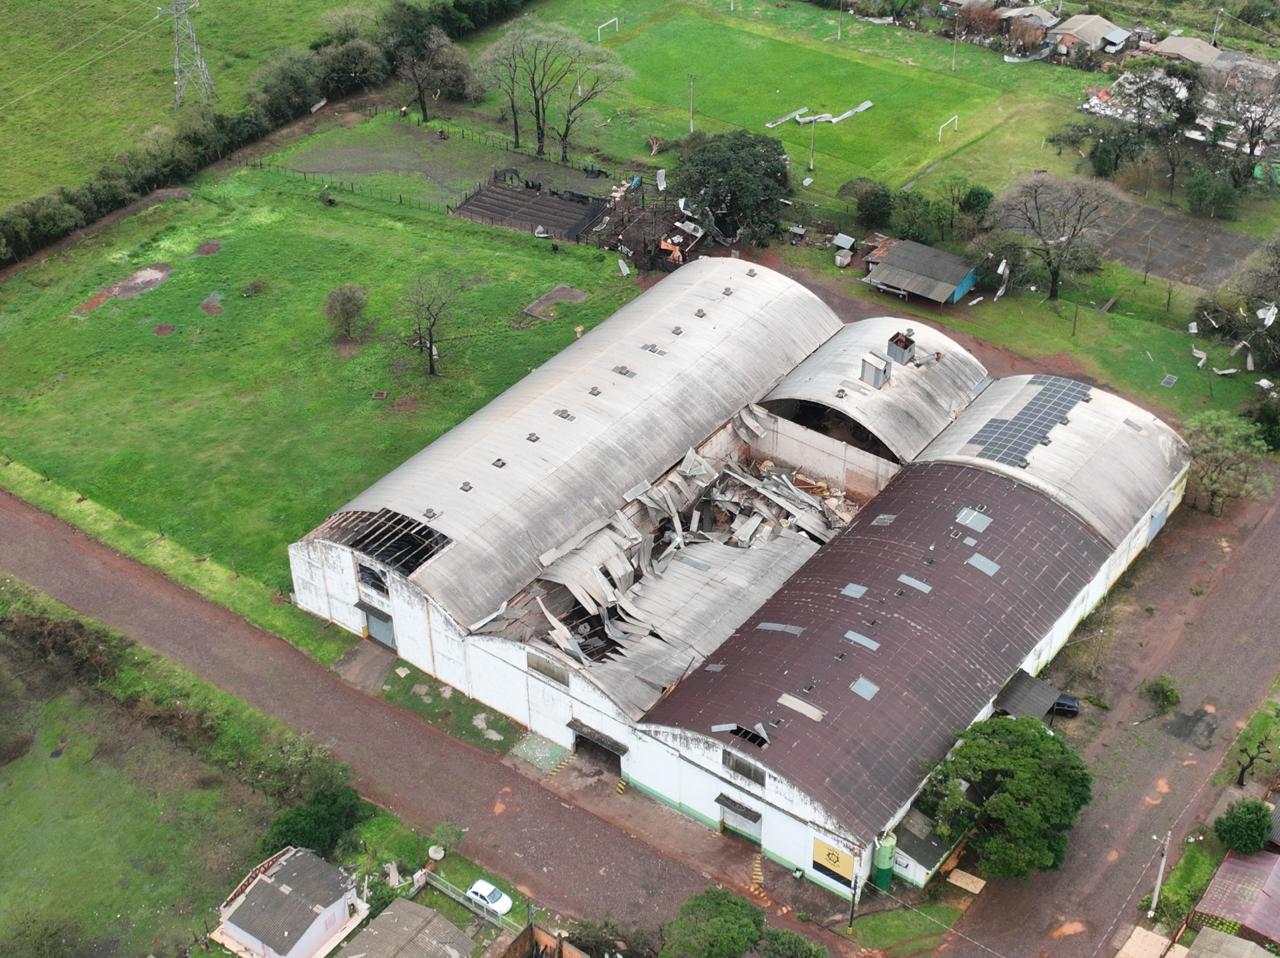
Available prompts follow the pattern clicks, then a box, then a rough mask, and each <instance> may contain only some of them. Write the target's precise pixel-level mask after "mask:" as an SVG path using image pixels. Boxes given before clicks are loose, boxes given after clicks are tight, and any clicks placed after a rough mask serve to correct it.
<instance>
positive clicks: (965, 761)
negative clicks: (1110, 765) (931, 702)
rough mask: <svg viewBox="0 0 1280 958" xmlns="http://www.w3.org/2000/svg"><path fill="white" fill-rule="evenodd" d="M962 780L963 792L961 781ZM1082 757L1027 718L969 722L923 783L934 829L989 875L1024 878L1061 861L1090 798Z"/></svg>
mask: <svg viewBox="0 0 1280 958" xmlns="http://www.w3.org/2000/svg"><path fill="white" fill-rule="evenodd" d="M963 782H968V783H969V789H968V791H965V790H964V789H963V786H962V783H963ZM1092 782H1093V779H1092V776H1091V775H1090V773H1089V769H1088V768H1087V767H1086V766H1085V764H1084V762H1083V761H1081V759H1080V757H1079V756H1077V755H1076V754H1075V752H1073V751H1071V749H1070V748H1068V747H1067V745H1065V744H1064V743H1063V742H1062V740H1061V739H1059V738H1057V737H1055V736H1054V735H1053V734H1052V733H1050V731H1049V730H1048V729H1047V728H1045V726H1044V723H1043V722H1041V721H1040V720H1038V719H1033V718H1016V719H1015V718H994V719H988V720H987V721H985V722H979V723H978V724H976V725H974V726H972V727H971V728H969V729H967V730H966V731H965V732H963V733H962V735H961V740H960V744H959V745H957V746H956V748H955V750H954V751H953V752H952V753H951V755H950V756H949V757H948V758H947V759H946V760H945V761H944V762H943V763H942V764H941V765H940V766H939V767H938V769H937V771H936V772H935V773H934V775H933V777H932V778H931V780H930V782H929V790H928V794H927V801H928V802H929V803H930V804H931V805H932V806H933V807H934V809H935V812H936V816H937V820H938V827H939V834H941V835H942V836H943V837H944V838H947V837H950V838H959V837H960V836H961V835H963V834H964V833H966V832H969V831H970V830H972V836H971V838H970V847H971V848H973V849H974V850H975V851H976V852H977V853H978V856H979V866H980V868H981V869H982V871H983V872H984V873H985V874H986V875H989V876H992V877H1014V878H1026V877H1027V876H1029V875H1030V874H1031V873H1032V872H1033V871H1037V870H1041V871H1043V870H1048V869H1054V868H1058V867H1059V866H1061V865H1062V863H1063V861H1065V860H1066V856H1067V836H1068V835H1069V834H1070V832H1071V829H1072V827H1073V826H1074V825H1075V823H1076V818H1077V817H1078V815H1079V813H1080V809H1082V808H1083V807H1084V806H1085V805H1087V804H1088V803H1089V801H1090V799H1091V798H1092V794H1093V793H1092Z"/></svg>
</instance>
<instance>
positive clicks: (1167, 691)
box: [1142, 672, 1182, 715]
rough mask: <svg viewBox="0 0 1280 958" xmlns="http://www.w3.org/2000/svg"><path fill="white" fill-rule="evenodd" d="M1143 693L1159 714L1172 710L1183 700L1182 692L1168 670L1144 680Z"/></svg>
mask: <svg viewBox="0 0 1280 958" xmlns="http://www.w3.org/2000/svg"><path fill="white" fill-rule="evenodd" d="M1142 694H1143V696H1144V697H1145V698H1146V700H1147V701H1148V702H1150V703H1151V704H1152V706H1154V707H1155V710H1156V714H1157V715H1165V714H1167V713H1169V712H1172V711H1173V710H1174V709H1176V708H1177V707H1178V705H1179V703H1181V702H1182V693H1181V692H1179V691H1178V686H1177V685H1176V684H1174V681H1173V676H1171V675H1170V674H1169V673H1167V672H1164V673H1162V674H1160V675H1157V676H1156V677H1155V678H1154V679H1148V680H1147V681H1145V682H1143V683H1142Z"/></svg>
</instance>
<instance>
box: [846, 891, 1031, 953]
mask: <svg viewBox="0 0 1280 958" xmlns="http://www.w3.org/2000/svg"><path fill="white" fill-rule="evenodd" d="M871 888H872V889H873V890H874V891H876V892H879V893H880V894H881V895H884V896H885V897H886V898H892V899H893V900H894V901H896V902H897V903H898V904H899V905H901V906H902V907H903V908H909V909H911V911H914V912H915V913H916V914H917V915H920V916H921V917H922V918H926V919H928V920H929V921H931V922H933V923H934V924H935V925H937V926H938V927H939V928H941V929H942V930H943V931H949V932H951V934H953V935H955V936H956V937H957V938H963V939H964V940H965V941H967V942H968V943H969V944H971V945H977V946H978V947H979V948H981V949H982V950H983V951H985V952H986V953H987V954H989V955H994V956H995V958H1008V956H1007V955H1005V954H1002V953H1001V952H998V951H996V950H995V949H994V948H988V947H987V946H986V945H984V944H983V943H982V942H980V941H978V939H976V938H970V937H969V936H968V935H966V934H965V933H964V932H962V931H956V930H955V928H953V927H952V926H951V925H948V924H947V923H946V922H943V921H939V920H938V919H936V918H934V917H933V916H932V915H930V914H929V913H928V912H926V911H921V910H920V909H919V908H917V907H916V906H915V905H912V904H911V903H909V902H905V901H903V900H902V899H901V898H899V897H898V896H897V895H894V894H893V893H891V892H887V891H885V890H884V889H883V888H877V887H876V886H875V884H874V883H872V884H871Z"/></svg>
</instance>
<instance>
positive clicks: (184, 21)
mask: <svg viewBox="0 0 1280 958" xmlns="http://www.w3.org/2000/svg"><path fill="white" fill-rule="evenodd" d="M198 2H199V0H173V109H174V111H175V112H176V111H177V110H178V108H179V107H181V106H182V97H183V94H184V93H186V91H187V84H188V83H190V82H194V83H195V84H196V86H198V87H199V88H200V98H201V99H202V100H203V101H204V105H205V106H210V105H211V104H212V102H213V80H212V78H210V76H209V67H208V66H206V65H205V62H204V54H203V53H201V52H200V41H199V40H197V39H196V28H195V26H194V25H193V24H192V23H191V8H192V7H194V6H195V5H196V4H197V3H198Z"/></svg>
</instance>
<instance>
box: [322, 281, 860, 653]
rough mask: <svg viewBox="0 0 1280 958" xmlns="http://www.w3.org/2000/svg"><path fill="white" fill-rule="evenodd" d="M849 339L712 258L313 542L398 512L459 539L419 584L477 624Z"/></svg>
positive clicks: (777, 290) (578, 347)
mask: <svg viewBox="0 0 1280 958" xmlns="http://www.w3.org/2000/svg"><path fill="white" fill-rule="evenodd" d="M839 328H840V320H839V319H838V318H837V317H836V315H835V314H834V313H833V312H832V311H831V310H830V309H829V308H828V307H827V306H826V305H824V304H823V303H822V301H821V300H819V299H818V298H817V297H816V296H815V295H813V294H812V293H811V292H809V291H808V290H807V289H805V288H804V287H803V286H801V285H799V284H798V283H796V282H794V281H792V280H790V279H787V278H786V277H785V276H782V275H781V274H779V273H776V272H773V271H772V270H769V269H766V268H764V267H761V266H755V267H751V266H750V264H747V263H743V262H741V261H738V260H732V259H719V258H714V259H708V258H704V259H699V260H697V261H695V262H693V263H690V264H689V265H687V266H685V267H683V268H682V269H680V270H678V271H677V272H675V273H673V274H672V275H671V276H669V277H667V278H666V279H664V280H662V281H661V282H660V283H658V284H657V285H656V286H654V287H653V288H652V289H650V290H648V291H647V292H645V293H644V294H642V295H641V296H639V297H638V298H637V299H635V300H633V301H632V302H631V303H629V304H628V305H626V306H624V307H623V308H622V309H620V310H619V311H618V312H616V313H615V314H614V315H613V316H611V317H610V318H609V319H607V320H606V321H605V322H603V323H601V324H600V325H599V326H598V327H597V328H595V329H594V330H592V331H591V332H590V333H588V334H587V335H586V336H584V337H583V338H582V339H581V340H578V341H576V342H574V343H572V344H570V345H569V346H568V347H566V348H565V349H564V350H563V351H562V352H560V353H559V354H558V355H556V356H555V357H553V358H552V359H550V360H548V361H547V362H546V363H544V364H543V365H542V366H540V367H539V368H538V369H536V370H534V371H533V372H532V373H530V374H529V375H528V376H526V377H525V378H524V379H522V380H520V382H518V383H516V384H515V385H514V386H512V387H511V388H510V389H508V390H507V391H506V392H504V393H503V394H502V395H501V396H499V397H498V398H496V399H495V400H493V401H492V402H490V403H489V404H488V405H487V406H485V407H484V408H483V409H481V410H479V411H478V412H476V413H475V414H474V415H472V416H471V417H470V418H468V419H467V420H465V421H464V422H462V423H461V424H459V425H457V426H455V427H454V428H453V429H452V430H450V431H449V432H448V433H446V434H445V435H444V436H442V437H441V438H440V439H438V440H436V441H435V442H434V443H432V444H431V445H430V446H428V447H427V448H426V449H424V450H422V452H420V453H418V454H417V455H416V456H414V457H413V458H412V459H410V460H409V461H408V462H406V463H404V464H403V465H401V466H400V467H398V468H397V469H395V470H394V471H392V472H391V473H389V474H388V475H386V476H384V477H383V478H382V479H381V480H379V481H378V482H377V483H375V484H374V485H373V486H371V487H370V488H369V489H367V490H365V491H364V492H363V493H361V494H360V495H358V496H356V498H355V499H353V500H352V501H351V502H349V503H347V505H346V506H344V507H343V509H342V510H340V513H339V514H338V515H337V516H335V517H334V518H333V519H331V520H330V521H329V522H328V523H326V524H325V525H324V526H321V527H320V529H318V530H316V531H315V532H313V533H312V536H314V537H319V538H331V537H332V533H331V530H332V529H333V528H334V524H335V521H337V522H338V523H339V524H341V522H342V521H344V520H349V521H350V522H351V523H353V524H355V525H356V526H358V525H359V524H360V523H361V522H363V521H365V519H364V518H363V517H365V516H368V517H373V516H374V515H377V514H379V513H382V514H383V516H384V517H385V516H386V513H383V510H387V511H389V513H391V514H392V515H391V519H392V520H394V521H399V520H398V519H397V517H398V516H403V517H408V519H411V520H414V522H415V523H422V524H424V525H425V526H427V527H428V531H429V532H434V533H438V534H439V536H443V537H447V539H448V542H447V543H446V542H445V541H444V540H443V539H439V538H437V539H436V543H437V548H434V549H433V550H431V551H432V554H431V555H430V557H429V558H427V560H426V561H425V563H424V564H421V565H418V566H417V568H416V569H415V570H411V571H410V575H409V577H410V579H411V581H413V582H414V583H415V584H416V585H417V586H418V587H419V588H421V589H422V590H423V592H425V593H426V594H427V595H429V596H431V597H432V598H434V599H435V600H436V601H437V602H438V603H439V604H440V605H441V606H443V608H444V609H445V610H446V611H447V612H448V613H449V614H450V615H451V616H452V617H453V618H454V620H455V621H457V622H458V623H459V624H460V625H462V626H463V627H464V628H466V627H468V626H470V625H472V624H474V623H476V622H478V621H480V620H482V619H484V618H485V617H487V616H489V615H490V614H492V613H493V612H495V611H496V610H497V609H498V607H499V606H500V605H501V604H502V603H503V602H505V601H506V600H508V599H510V598H511V597H512V595H514V594H515V593H516V592H517V591H519V590H520V589H521V588H523V587H524V586H525V585H527V584H528V583H529V582H530V581H532V580H533V579H534V578H535V577H536V576H537V575H538V573H539V572H540V571H541V570H542V568H543V563H542V562H540V560H539V557H540V556H544V555H545V554H547V553H548V552H550V551H551V550H555V549H557V548H559V547H560V546H562V545H564V544H565V543H567V542H569V541H570V540H572V539H573V538H574V537H576V536H579V535H580V534H582V533H583V531H584V530H587V531H592V530H594V529H596V528H599V527H600V526H601V525H602V524H603V522H605V521H607V520H608V518H609V517H610V516H611V515H612V513H613V512H614V511H615V510H617V509H619V508H620V507H621V506H623V505H624V504H625V503H627V502H628V501H630V500H631V499H634V498H635V497H636V496H637V495H638V494H639V493H640V492H643V491H644V490H645V489H646V488H647V487H648V485H649V484H651V483H652V482H653V481H654V480H656V479H657V478H658V477H659V476H660V475H661V474H662V473H664V472H665V471H667V470H668V469H671V468H672V467H673V466H674V465H675V464H676V463H678V462H679V461H680V460H681V458H682V457H683V456H684V455H685V453H686V452H687V451H688V449H689V448H690V447H691V446H694V445H696V444H698V443H700V442H701V441H702V440H704V439H705V438H706V437H708V436H709V435H710V434H711V433H713V432H714V431H715V430H716V429H717V428H718V427H719V426H721V425H722V424H723V423H724V422H726V421H727V420H728V419H729V418H731V417H732V416H733V415H734V414H735V413H736V412H738V411H739V410H740V409H742V408H743V406H745V405H746V404H748V403H751V402H755V401H757V400H758V399H759V398H760V397H761V396H763V395H764V394H765V393H766V392H768V390H769V389H770V388H771V387H772V386H773V385H774V384H776V383H777V382H778V380H779V379H781V378H782V377H783V376H784V375H785V374H786V373H788V372H789V371H790V370H791V369H793V368H794V367H795V365H796V364H797V363H799V362H800V361H801V360H802V359H804V358H805V357H806V356H808V355H809V354H810V353H811V352H813V350H815V349H816V348H817V347H818V346H820V345H821V344H822V343H823V342H825V341H826V340H827V339H828V338H829V337H830V336H831V335H832V334H834V333H835V332H836V331H837V330H838V329H839ZM352 538H356V537H353V536H348V538H347V539H346V540H345V541H347V542H350V541H351V539H352ZM441 544H442V545H443V548H438V546H439V545H441ZM352 548H356V549H357V550H359V546H358V545H353V546H352ZM414 562H415V563H416V562H417V558H416V557H415V559H414Z"/></svg>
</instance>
